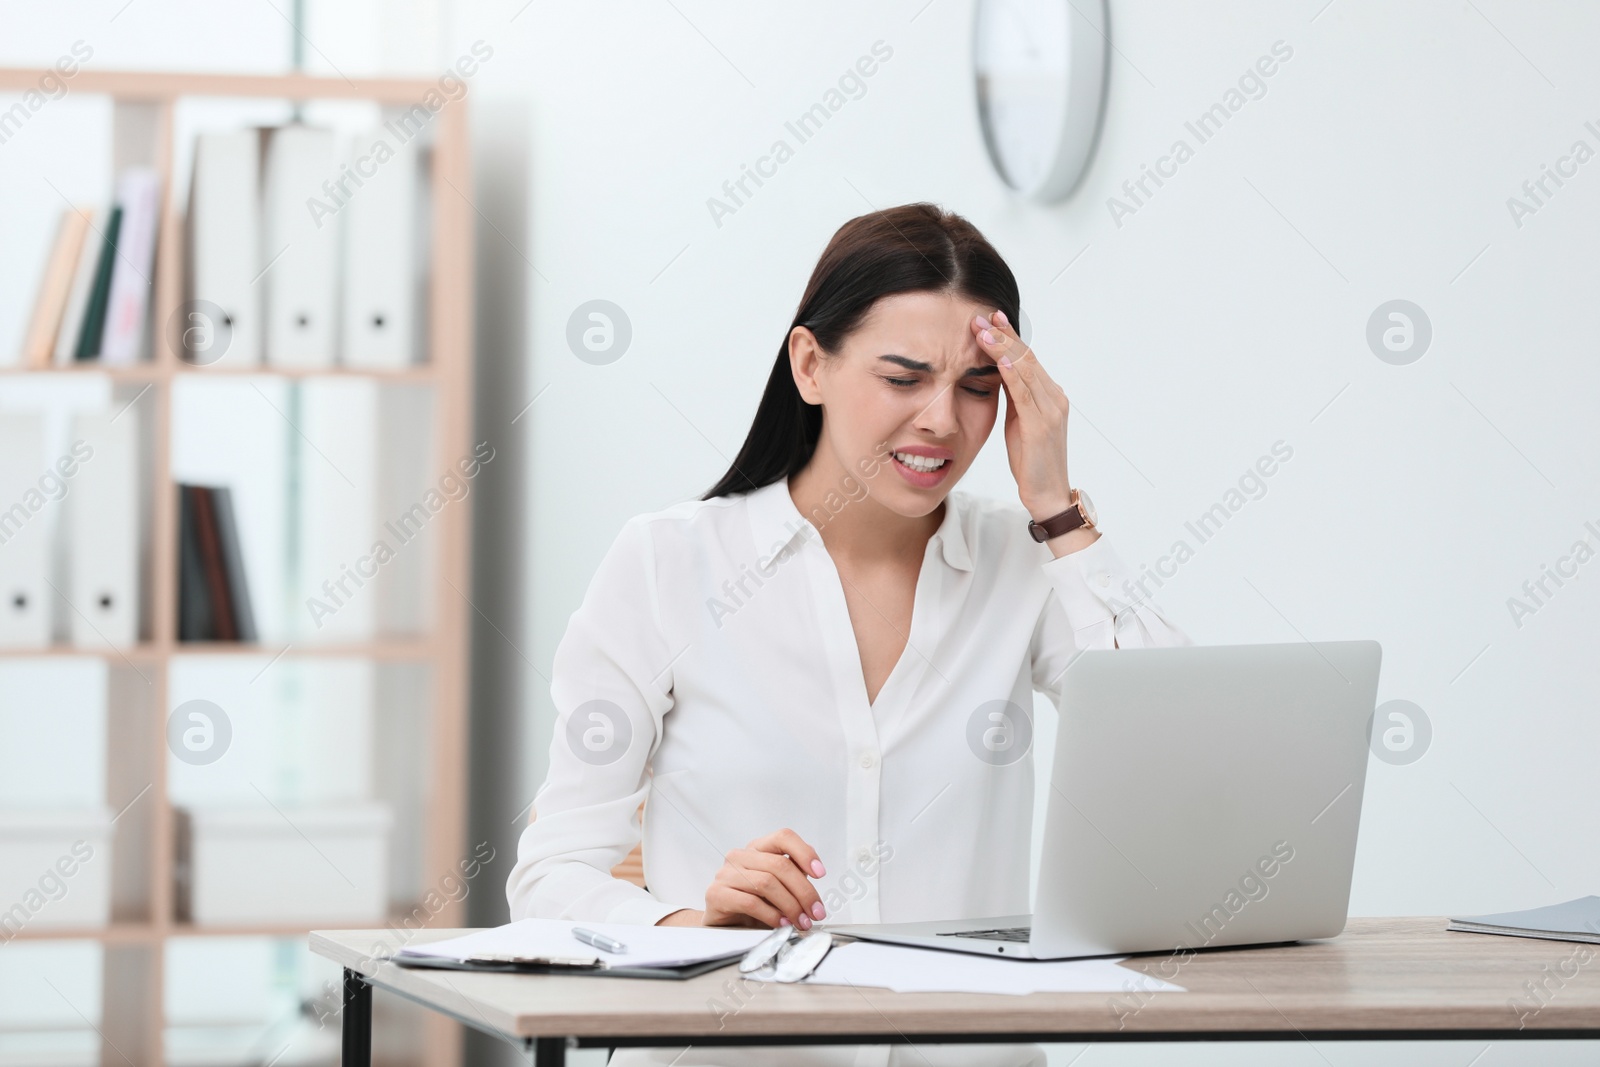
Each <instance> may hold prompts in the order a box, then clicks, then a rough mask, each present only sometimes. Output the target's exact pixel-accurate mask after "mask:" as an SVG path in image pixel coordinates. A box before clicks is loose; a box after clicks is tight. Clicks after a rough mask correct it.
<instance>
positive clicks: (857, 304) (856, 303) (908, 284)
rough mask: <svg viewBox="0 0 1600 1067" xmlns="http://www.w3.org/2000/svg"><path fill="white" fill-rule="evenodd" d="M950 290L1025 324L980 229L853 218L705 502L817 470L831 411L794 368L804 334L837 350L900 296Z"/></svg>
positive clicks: (923, 216)
mask: <svg viewBox="0 0 1600 1067" xmlns="http://www.w3.org/2000/svg"><path fill="white" fill-rule="evenodd" d="M915 292H950V293H958V294H960V295H961V296H964V297H967V298H968V299H970V300H976V301H978V302H980V303H983V304H986V305H991V306H993V307H996V308H999V309H1000V310H1001V311H1003V312H1005V313H1006V318H1008V319H1010V320H1011V322H1012V323H1018V322H1020V321H1022V317H1021V311H1022V306H1021V304H1022V300H1021V297H1020V295H1019V294H1018V292H1017V280H1016V278H1015V277H1013V276H1012V274H1011V268H1010V267H1008V266H1006V263H1005V260H1003V259H1001V258H1000V253H998V252H996V251H995V250H994V246H993V245H991V244H990V243H989V242H988V241H987V240H986V239H985V238H984V236H983V234H981V233H979V232H978V230H977V228H976V227H975V226H973V225H972V223H970V222H968V221H967V220H966V219H964V218H962V217H961V216H960V215H957V214H955V213H954V212H950V211H945V210H943V209H942V208H940V207H939V206H938V205H936V204H927V203H919V204H902V205H901V206H899V207H892V208H885V209H884V210H882V211H874V212H872V213H871V214H868V215H861V216H858V217H856V218H853V219H851V220H850V221H849V222H847V223H845V224H844V225H843V226H841V227H839V229H838V232H836V233H835V234H834V235H833V239H832V240H831V241H829V242H828V247H827V248H825V249H823V250H822V257H821V258H820V259H818V260H817V266H816V269H815V270H813V271H812V272H811V280H810V281H809V282H807V283H806V291H805V295H803V296H802V297H801V298H800V307H799V309H798V310H797V311H796V312H795V315H794V322H793V323H792V324H791V325H790V326H789V329H787V330H785V331H784V334H783V344H782V345H781V346H779V348H778V359H777V361H776V362H775V363H773V365H772V373H771V375H769V376H768V378H767V388H766V392H764V393H763V394H762V395H761V403H760V405H759V406H758V407H757V408H756V417H755V421H754V422H753V423H752V424H751V426H750V432H749V434H748V435H746V437H745V439H744V446H743V447H742V448H740V449H739V455H738V456H737V457H736V458H735V459H734V461H733V466H731V467H730V468H728V473H726V474H724V475H723V476H722V479H721V480H720V481H718V482H717V484H716V485H714V486H712V487H711V488H710V489H708V490H707V491H706V494H705V495H704V496H702V497H701V498H700V499H701V500H710V499H711V498H713V497H719V496H728V495H730V494H733V493H748V492H750V491H752V490H755V489H760V488H761V487H762V486H765V485H771V484H772V483H773V482H775V481H777V480H778V479H779V478H787V477H788V476H789V475H791V474H794V473H795V472H797V471H799V470H801V469H802V468H804V467H805V465H806V464H807V463H809V462H811V456H812V454H813V453H814V452H815V451H816V449H817V438H818V437H820V436H821V434H822V407H821V406H820V405H817V404H808V403H806V402H805V400H803V399H802V398H801V396H800V390H799V387H798V386H796V385H795V382H794V372H793V371H792V370H791V369H790V366H789V334H790V333H791V332H793V330H794V327H796V326H804V327H806V328H807V329H809V330H810V331H811V332H812V333H814V334H815V335H816V337H817V343H818V344H819V345H821V346H822V350H823V351H824V352H827V353H833V352H837V351H838V350H839V347H840V346H841V345H842V344H843V342H844V339H845V338H846V337H848V336H849V335H850V333H851V332H852V331H854V330H855V329H856V327H858V326H860V325H861V321H862V320H863V319H864V318H865V317H866V315H867V312H869V311H870V310H872V306H873V304H875V303H877V301H878V300H879V299H880V298H882V297H886V296H893V295H894V294H896V293H915Z"/></svg>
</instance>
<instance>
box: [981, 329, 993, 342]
mask: <svg viewBox="0 0 1600 1067" xmlns="http://www.w3.org/2000/svg"><path fill="white" fill-rule="evenodd" d="M982 337H983V343H984V344H986V345H992V344H994V334H992V333H990V332H989V331H988V330H984V331H983V334H982Z"/></svg>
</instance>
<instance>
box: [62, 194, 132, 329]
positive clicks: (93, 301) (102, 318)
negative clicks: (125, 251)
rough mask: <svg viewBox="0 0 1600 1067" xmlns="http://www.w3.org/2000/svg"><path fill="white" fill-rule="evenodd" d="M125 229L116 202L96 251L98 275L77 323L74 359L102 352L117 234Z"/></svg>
mask: <svg viewBox="0 0 1600 1067" xmlns="http://www.w3.org/2000/svg"><path fill="white" fill-rule="evenodd" d="M121 229H122V208H121V207H119V206H116V205H113V206H112V208H111V214H110V216H109V217H107V219H106V228H105V232H104V233H102V234H101V235H100V242H99V247H98V249H97V251H96V253H95V256H96V258H95V264H94V278H93V280H91V282H90V283H89V297H88V302H87V303H86V304H85V305H84V308H83V321H82V322H80V323H78V324H77V327H78V342H77V345H76V346H75V347H74V349H73V352H72V358H73V359H76V360H85V359H95V358H96V357H98V356H99V355H100V339H101V337H102V336H103V335H104V334H105V328H106V301H107V299H108V298H109V297H110V296H111V271H112V267H113V265H114V264H115V263H116V261H117V237H118V234H119V233H120V231H121Z"/></svg>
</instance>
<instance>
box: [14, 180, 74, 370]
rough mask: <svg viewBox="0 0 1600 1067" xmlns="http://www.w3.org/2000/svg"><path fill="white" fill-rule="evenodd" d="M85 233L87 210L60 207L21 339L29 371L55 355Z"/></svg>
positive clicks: (42, 366) (24, 364)
mask: <svg viewBox="0 0 1600 1067" xmlns="http://www.w3.org/2000/svg"><path fill="white" fill-rule="evenodd" d="M88 233H89V214H88V212H87V211H85V210H84V209H83V208H79V207H69V208H63V209H62V211H61V221H60V222H59V223H57V225H56V236H55V240H54V241H52V242H51V243H50V258H49V259H48V260H46V261H45V268H44V276H43V277H42V278H40V279H39V292H38V294H37V295H36V296H35V297H34V301H33V315H32V316H31V317H30V318H29V320H28V332H27V334H26V335H25V336H24V339H23V342H22V365H23V366H24V367H28V368H30V369H32V370H38V369H41V368H44V367H48V366H49V365H50V361H51V358H52V357H53V356H54V355H55V349H56V334H57V333H58V332H60V330H61V323H62V320H63V318H64V316H65V314H66V310H67V299H68V297H70V296H71V295H72V281H73V277H74V276H75V275H76V274H77V270H78V260H79V259H80V257H81V256H82V254H83V248H84V237H86V236H87V235H88Z"/></svg>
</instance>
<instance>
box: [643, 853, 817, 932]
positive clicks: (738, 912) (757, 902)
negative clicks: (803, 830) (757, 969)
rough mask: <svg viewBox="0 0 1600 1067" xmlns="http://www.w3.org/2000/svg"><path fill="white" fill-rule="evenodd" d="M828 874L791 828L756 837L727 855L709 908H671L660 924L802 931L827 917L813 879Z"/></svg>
mask: <svg viewBox="0 0 1600 1067" xmlns="http://www.w3.org/2000/svg"><path fill="white" fill-rule="evenodd" d="M825 874H827V870H826V869H825V868H824V867H823V866H822V860H821V859H819V858H818V857H817V853H816V850H815V849H813V848H812V847H811V846H810V845H808V844H806V843H805V842H804V841H802V840H801V839H800V835H799V834H797V833H795V832H794V831H793V830H779V831H777V832H776V833H771V834H767V835H766V836H764V837H758V838H756V839H755V840H754V841H752V842H750V844H749V846H748V847H746V848H736V849H734V850H733V851H732V852H729V853H728V855H727V856H726V857H725V860H724V862H723V864H722V867H721V869H719V870H718V871H717V876H716V878H715V879H714V880H713V881H712V883H711V887H710V888H709V889H707V890H706V907H705V911H703V912H699V913H696V912H694V911H692V910H691V909H687V908H686V909H684V910H683V911H676V912H673V913H672V914H671V915H668V916H667V917H665V918H664V919H662V920H661V921H660V922H659V923H658V924H657V925H659V926H683V925H696V926H702V925H703V926H764V927H768V928H774V927H777V926H779V925H781V924H783V923H789V924H791V925H794V926H797V927H799V928H800V929H802V930H809V929H810V928H811V924H812V923H814V922H816V921H817V920H819V919H822V918H824V917H825V916H826V915H827V913H828V912H827V909H826V908H824V907H823V905H822V898H821V897H819V896H818V895H817V891H816V889H815V888H814V887H813V886H812V884H811V879H812V878H821V877H822V876H823V875H825Z"/></svg>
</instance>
